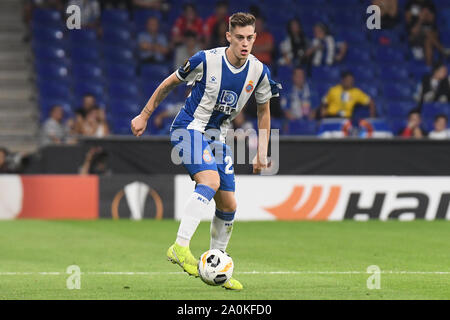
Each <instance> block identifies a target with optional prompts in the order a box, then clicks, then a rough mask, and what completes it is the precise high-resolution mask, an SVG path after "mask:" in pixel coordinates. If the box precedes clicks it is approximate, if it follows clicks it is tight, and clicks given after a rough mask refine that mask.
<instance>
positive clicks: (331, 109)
mask: <svg viewBox="0 0 450 320" xmlns="http://www.w3.org/2000/svg"><path fill="white" fill-rule="evenodd" d="M354 84H355V78H354V77H353V74H352V73H351V72H343V73H342V75H341V83H340V84H338V85H336V86H334V87H331V88H330V89H329V90H328V93H327V94H326V96H325V97H324V98H323V100H322V105H321V109H320V110H321V116H322V117H338V118H351V117H352V114H353V110H354V108H355V106H356V105H363V106H368V107H369V110H370V117H372V118H373V117H375V113H376V111H375V103H374V101H373V99H372V98H371V97H370V96H368V95H367V94H366V93H364V92H363V91H362V90H361V89H359V88H356V87H355V86H354Z"/></svg>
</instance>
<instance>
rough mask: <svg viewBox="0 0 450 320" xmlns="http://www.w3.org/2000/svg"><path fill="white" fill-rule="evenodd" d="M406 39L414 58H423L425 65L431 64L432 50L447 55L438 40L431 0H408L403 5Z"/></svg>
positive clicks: (434, 9)
mask: <svg viewBox="0 0 450 320" xmlns="http://www.w3.org/2000/svg"><path fill="white" fill-rule="evenodd" d="M405 18H406V27H407V30H408V40H409V44H410V46H411V48H412V52H413V55H414V58H415V59H416V60H422V59H424V58H425V62H426V64H427V65H429V66H432V65H433V54H434V50H435V49H437V50H438V51H439V52H440V53H441V55H442V56H444V57H447V56H448V54H449V50H448V49H446V48H444V47H443V46H442V44H441V42H440V41H439V37H438V30H437V26H436V8H435V6H434V4H433V1H431V0H409V1H408V2H407V4H406V7H405Z"/></svg>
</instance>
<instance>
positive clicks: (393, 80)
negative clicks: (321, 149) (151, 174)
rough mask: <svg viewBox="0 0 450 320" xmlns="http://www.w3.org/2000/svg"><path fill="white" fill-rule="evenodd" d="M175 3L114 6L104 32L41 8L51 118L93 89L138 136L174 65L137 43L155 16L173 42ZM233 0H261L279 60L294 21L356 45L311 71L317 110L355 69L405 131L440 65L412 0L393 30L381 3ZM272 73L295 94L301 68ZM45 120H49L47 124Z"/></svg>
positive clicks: (114, 124)
mask: <svg viewBox="0 0 450 320" xmlns="http://www.w3.org/2000/svg"><path fill="white" fill-rule="evenodd" d="M166 2H167V3H168V4H169V5H170V8H171V9H170V10H169V11H167V12H162V11H156V10H145V9H135V10H133V11H132V12H128V11H127V10H121V9H105V10H103V11H102V13H101V19H100V20H101V21H100V22H101V23H100V24H101V30H102V31H101V32H97V30H94V29H85V30H67V29H66V28H65V27H64V24H63V18H64V17H63V15H62V14H61V13H60V12H58V11H55V10H51V9H42V8H35V9H34V12H33V15H32V23H31V24H32V48H33V53H34V56H35V64H34V65H35V71H36V79H37V81H36V85H37V88H38V90H39V104H40V108H41V111H42V114H44V115H46V113H47V112H48V110H49V108H50V106H51V104H54V103H56V102H58V103H59V104H61V105H63V106H65V108H66V109H67V111H68V112H69V113H68V114H69V115H70V110H71V111H72V112H73V110H75V109H76V108H78V104H79V101H80V99H81V97H82V96H83V95H84V94H86V93H92V94H94V95H95V96H96V98H97V99H98V101H99V105H100V106H101V107H103V108H105V110H106V112H107V118H108V119H109V120H110V121H111V128H112V132H113V133H114V134H130V131H129V123H128V120H129V119H128V118H130V117H131V116H132V115H133V114H134V113H136V112H137V111H138V110H139V106H142V104H143V103H145V101H146V100H147V99H148V98H149V97H150V95H151V93H152V91H153V90H154V89H155V88H156V86H157V85H158V84H159V82H160V81H161V80H162V79H164V77H166V76H167V75H169V74H170V73H171V72H172V71H173V67H172V63H171V58H172V57H170V56H169V57H168V59H167V63H163V64H145V65H142V66H140V65H139V59H138V52H137V50H138V47H137V43H136V36H137V34H138V33H139V32H141V31H143V30H145V25H146V21H147V19H148V18H149V17H155V16H156V17H158V18H159V19H160V23H161V26H160V28H161V30H162V31H163V32H164V33H165V34H166V35H167V37H168V38H169V39H170V35H171V28H172V26H173V24H174V21H175V20H176V18H177V17H178V16H179V15H180V14H181V13H182V6H181V5H182V4H184V3H188V1H181V2H179V1H166ZM294 2H295V5H294ZM434 2H435V4H436V5H437V6H440V7H442V8H443V9H442V10H440V11H439V13H438V18H437V21H438V23H439V26H440V28H443V30H450V24H449V23H448V21H449V19H447V18H448V17H449V16H450V11H449V10H450V5H449V4H450V3H447V2H446V1H434ZM194 3H195V2H194ZM195 4H196V5H197V12H198V14H199V16H200V17H201V18H202V19H203V21H205V20H206V18H207V17H208V16H210V15H211V14H212V13H213V12H214V2H208V4H207V5H206V4H205V3H203V2H202V3H200V2H197V3H195ZM228 4H229V12H230V13H231V12H234V11H237V10H240V11H242V10H247V9H248V10H252V8H253V9H254V7H255V6H257V7H258V8H259V10H260V12H261V14H262V15H263V16H264V17H265V18H266V29H267V30H268V31H269V32H271V33H272V35H273V36H274V38H275V42H276V50H275V52H274V53H273V56H274V59H273V61H278V57H279V44H280V42H281V41H282V40H284V39H285V38H286V36H287V32H286V27H285V26H286V24H287V22H288V21H289V19H291V18H293V17H298V18H300V20H301V23H302V25H303V28H304V31H305V33H306V37H307V38H309V39H312V37H313V26H314V24H316V23H318V22H323V23H325V24H326V25H327V26H328V28H329V30H330V32H331V34H332V35H333V36H334V37H335V39H336V41H337V42H338V41H345V42H346V43H347V45H348V51H347V53H346V55H345V58H344V60H343V61H342V62H339V63H335V64H333V65H332V66H324V67H309V69H308V82H309V83H310V85H311V90H312V91H313V92H312V95H313V96H314V97H315V99H314V101H313V103H314V104H315V105H313V106H312V107H313V108H317V107H318V106H319V104H320V100H321V98H322V97H323V96H324V95H325V94H326V93H327V91H328V89H329V88H330V87H331V86H332V85H334V84H336V83H337V82H339V75H340V73H341V72H342V71H346V70H350V71H351V72H352V73H353V74H354V76H355V80H356V83H357V85H358V86H359V87H360V88H361V89H362V90H363V91H365V92H367V93H368V94H369V95H370V96H371V97H372V99H373V100H374V101H375V104H376V108H377V118H378V119H379V121H381V122H382V123H384V124H387V127H386V126H383V127H382V129H383V130H382V131H386V130H387V131H390V132H393V133H396V131H397V129H398V128H399V127H401V126H402V124H403V123H404V121H405V119H406V118H405V117H406V116H407V114H408V111H410V110H411V109H412V108H414V107H415V106H416V103H415V102H414V100H413V93H414V90H415V88H416V86H417V84H418V82H419V81H420V80H421V79H422V77H423V76H424V75H425V74H427V73H428V72H430V68H429V67H428V66H426V64H425V63H424V61H416V60H414V58H413V56H412V53H411V49H410V47H409V45H408V42H407V36H406V34H407V32H406V27H405V21H404V12H403V10H404V7H405V4H406V1H405V0H399V1H398V4H399V16H400V21H399V23H398V24H397V25H396V26H395V27H394V28H391V29H386V30H369V29H367V27H366V25H365V23H366V18H367V15H364V14H365V12H366V10H365V8H367V6H368V5H370V4H371V1H363V0H340V1H330V0H315V1H313V0H302V1H290V0H280V1H276V2H274V1H268V0H265V1H254V0H230V1H228ZM441 40H442V42H443V43H444V44H450V38H449V37H448V33H445V32H443V33H442V37H441ZM204 47H205V48H206V47H207V44H206V45H204ZM437 58H438V57H437ZM271 69H272V73H273V74H274V76H275V78H276V79H277V80H278V81H280V82H281V83H282V85H283V87H284V90H285V91H284V92H283V93H282V94H286V93H287V92H289V90H290V82H291V77H292V70H293V66H289V65H287V66H286V65H284V66H278V65H276V64H274V65H272V66H271ZM180 98H181V97H180ZM181 99H182V98H181ZM128 104H130V105H128ZM163 104H164V103H163ZM438 111H439V112H440V113H445V114H449V105H448V104H442V105H439V106H435V105H434V104H431V105H424V107H423V111H422V112H423V116H424V119H425V121H430V119H432V118H433V116H434V115H435V114H436V112H438ZM127 112H128V113H127ZM125 115H126V116H125ZM124 116H125V118H126V119H125V118H124ZM367 116H368V113H367V110H364V109H356V110H355V114H354V117H355V118H357V119H360V118H365V117H367ZM44 118H45V116H41V121H43V120H44ZM169 120H170V119H169ZM286 121H287V120H283V119H273V121H272V125H273V127H279V128H280V129H281V130H282V132H281V133H282V134H288V135H315V134H316V133H317V132H318V133H319V134H320V132H321V129H319V130H318V131H317V128H319V127H321V124H320V120H311V119H302V120H296V121H293V122H292V123H286ZM317 121H319V122H317ZM169 122H170V121H169ZM323 125H324V124H322V126H323ZM376 127H377V126H376ZM167 128H168V126H163V128H162V129H161V130H156V129H155V130H151V131H150V132H151V133H152V134H167V130H168V129H167ZM375 130H377V129H376V128H375Z"/></svg>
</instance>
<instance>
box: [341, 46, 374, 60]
mask: <svg viewBox="0 0 450 320" xmlns="http://www.w3.org/2000/svg"><path fill="white" fill-rule="evenodd" d="M371 60H372V56H371V53H370V51H368V50H367V48H366V47H350V48H349V49H348V52H347V54H346V56H345V61H346V62H347V63H357V64H368V63H370V61H371Z"/></svg>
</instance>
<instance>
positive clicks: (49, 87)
mask: <svg viewBox="0 0 450 320" xmlns="http://www.w3.org/2000/svg"><path fill="white" fill-rule="evenodd" d="M39 95H40V97H43V98H58V99H65V100H69V99H70V96H71V93H70V89H69V87H68V86H66V85H64V84H61V83H59V82H53V81H52V82H50V81H45V82H42V83H40V84H39Z"/></svg>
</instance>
